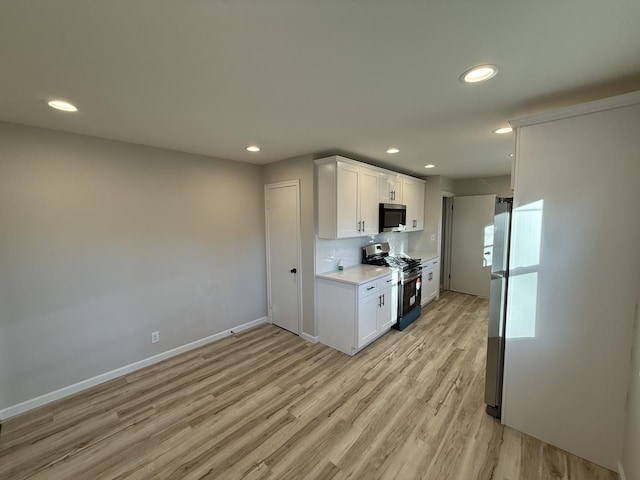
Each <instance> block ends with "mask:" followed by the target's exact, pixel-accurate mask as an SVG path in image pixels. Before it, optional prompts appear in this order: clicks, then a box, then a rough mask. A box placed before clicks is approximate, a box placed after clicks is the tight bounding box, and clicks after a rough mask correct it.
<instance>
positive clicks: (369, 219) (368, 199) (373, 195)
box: [358, 168, 380, 235]
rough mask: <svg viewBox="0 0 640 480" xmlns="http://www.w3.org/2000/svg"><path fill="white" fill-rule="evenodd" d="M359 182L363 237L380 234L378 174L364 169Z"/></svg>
mask: <svg viewBox="0 0 640 480" xmlns="http://www.w3.org/2000/svg"><path fill="white" fill-rule="evenodd" d="M359 173H360V175H359V181H358V192H359V199H360V218H359V219H358V220H360V221H362V222H364V223H363V224H362V225H364V228H363V230H362V232H361V234H362V235H377V234H378V212H379V204H380V202H379V197H380V195H379V194H378V172H376V171H375V170H368V169H366V168H362V169H361V170H360V172H359Z"/></svg>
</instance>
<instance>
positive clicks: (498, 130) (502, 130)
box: [493, 127, 513, 135]
mask: <svg viewBox="0 0 640 480" xmlns="http://www.w3.org/2000/svg"><path fill="white" fill-rule="evenodd" d="M511 132H513V128H511V127H502V128H496V129H495V130H494V131H493V133H497V134H498V135H502V134H503V133H511Z"/></svg>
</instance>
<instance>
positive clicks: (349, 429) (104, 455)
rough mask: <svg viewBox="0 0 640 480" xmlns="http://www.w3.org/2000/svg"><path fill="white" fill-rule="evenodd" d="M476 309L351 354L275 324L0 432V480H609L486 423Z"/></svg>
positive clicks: (482, 329)
mask: <svg viewBox="0 0 640 480" xmlns="http://www.w3.org/2000/svg"><path fill="white" fill-rule="evenodd" d="M487 309H488V305H487V302H486V300H482V299H479V298H477V297H473V296H469V295H462V294H456V293H451V292H445V293H444V294H443V295H442V297H441V298H440V300H439V301H437V302H435V303H433V304H431V305H429V306H427V307H426V309H425V310H424V311H423V315H422V316H421V317H420V318H419V319H418V320H417V321H416V322H415V323H414V324H413V325H411V326H410V327H409V328H407V329H406V330H405V331H403V332H398V331H396V330H392V331H391V332H389V333H388V334H386V335H385V336H384V337H383V338H381V339H380V340H378V341H377V342H375V343H374V344H373V345H371V346H370V347H368V348H367V349H365V350H364V351H362V352H361V353H359V354H358V355H356V356H355V357H348V356H347V355H344V354H342V353H340V352H337V351H335V350H332V349H330V348H328V347H325V346H323V345H311V344H309V343H307V342H305V341H304V340H302V339H300V338H299V337H297V336H295V335H292V334H290V333H288V332H286V331H284V330H281V329H279V328H277V327H274V326H272V325H263V326H260V327H258V328H255V329H252V330H249V331H246V332H243V333H240V334H237V335H234V336H231V337H228V338H226V339H224V340H221V341H219V342H216V343H213V344H210V345H208V346H205V347H202V348H200V349H197V350H193V351H191V352H188V353H185V354H183V355H180V356H178V357H174V358H172V359H170V360H167V361H165V362H162V363H160V364H157V365H154V366H151V367H149V368H146V369H144V370H140V371H137V372H134V373H132V374H130V375H127V376H124V377H121V378H118V379H116V380H113V381H111V382H108V383H106V384H103V385H100V386H98V387H95V388H93V389H91V390H87V391H86V392H83V393H81V394H78V395H75V396H72V397H70V398H67V399H64V400H61V401H59V402H56V403H53V404H51V405H47V406H45V407H42V408H40V409H37V410H34V411H31V412H28V413H26V414H23V415H21V416H18V417H15V418H12V419H9V420H7V421H5V422H4V425H3V428H2V431H1V432H0V479H2V480H8V479H11V480H22V479H31V480H41V479H55V480H66V479H69V480H71V479H73V480H85V479H86V480H89V479H91V480H96V479H99V480H102V479H131V480H135V479H154V480H170V479H189V480H191V479H222V480H227V479H229V480H233V479H245V480H266V479H278V480H286V479H318V480H320V479H322V480H329V479H334V480H346V479H366V480H375V479H385V480H387V479H388V480H392V479H394V480H411V479H429V480H431V479H433V480H442V479H456V480H457V479H464V480H467V479H469V480H474V479H496V480H497V479H500V480H505V479H510V480H514V479H523V480H528V479H565V480H571V479H580V480H589V479H598V480H599V479H607V480H609V479H616V478H617V475H616V474H614V473H613V472H610V471H608V470H605V469H603V468H601V467H598V466H596V465H593V464H591V463H589V462H587V461H585V460H582V459H580V458H578V457H576V456H574V455H571V454H568V453H566V452H564V451H562V450H559V449H557V448H554V447H552V446H550V445H547V444H545V443H542V442H540V441H538V440H535V439H533V438H531V437H528V436H526V435H524V434H521V433H519V432H517V431H515V430H512V429H510V428H504V427H503V426H502V425H501V424H500V423H499V422H498V421H496V420H494V419H493V418H491V417H489V416H488V415H486V414H485V413H484V404H483V392H484V365H485V348H486V346H485V338H486V318H487Z"/></svg>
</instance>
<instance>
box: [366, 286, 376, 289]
mask: <svg viewBox="0 0 640 480" xmlns="http://www.w3.org/2000/svg"><path fill="white" fill-rule="evenodd" d="M374 288H376V286H375V285H371V286H370V287H367V290H373V289H374Z"/></svg>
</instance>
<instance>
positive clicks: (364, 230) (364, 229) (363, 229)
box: [362, 220, 366, 232]
mask: <svg viewBox="0 0 640 480" xmlns="http://www.w3.org/2000/svg"><path fill="white" fill-rule="evenodd" d="M362 231H363V232H366V228H364V220H362Z"/></svg>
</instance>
